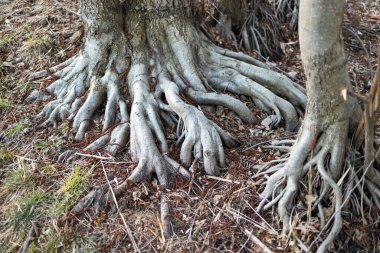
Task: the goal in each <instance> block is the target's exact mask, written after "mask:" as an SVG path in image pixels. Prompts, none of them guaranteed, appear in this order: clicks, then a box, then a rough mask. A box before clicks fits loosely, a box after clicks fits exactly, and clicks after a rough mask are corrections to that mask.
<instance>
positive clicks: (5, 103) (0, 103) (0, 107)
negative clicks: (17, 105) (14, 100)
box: [0, 97, 11, 111]
mask: <svg viewBox="0 0 380 253" xmlns="http://www.w3.org/2000/svg"><path fill="white" fill-rule="evenodd" d="M10 106H11V103H10V102H9V100H8V99H7V98H1V97H0V111H5V110H6V109H8V108H9V107H10Z"/></svg>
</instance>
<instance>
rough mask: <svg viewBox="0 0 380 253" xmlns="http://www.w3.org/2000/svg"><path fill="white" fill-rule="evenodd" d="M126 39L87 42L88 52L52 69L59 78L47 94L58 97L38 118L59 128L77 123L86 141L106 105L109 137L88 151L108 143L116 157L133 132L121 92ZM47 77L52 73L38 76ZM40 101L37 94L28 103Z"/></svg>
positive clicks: (79, 134)
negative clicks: (93, 124) (85, 136)
mask: <svg viewBox="0 0 380 253" xmlns="http://www.w3.org/2000/svg"><path fill="white" fill-rule="evenodd" d="M123 38H124V37H123V36H121V37H119V38H118V39H117V40H112V39H109V37H107V36H104V39H96V40H95V39H93V40H87V41H86V43H85V46H84V49H83V50H82V51H81V52H80V53H79V54H78V55H77V56H74V57H73V58H72V59H69V60H68V61H66V62H65V63H63V64H61V65H59V67H58V68H57V67H53V68H51V69H50V70H49V71H56V72H55V73H54V76H56V77H58V78H59V79H58V80H56V81H55V82H53V83H52V84H51V85H50V86H49V87H47V88H46V91H47V92H48V93H49V94H52V95H54V96H56V97H57V98H56V99H55V100H53V101H51V102H49V103H48V104H47V105H46V106H45V107H44V109H43V110H42V111H41V113H40V114H39V115H38V117H39V118H43V119H46V120H45V122H44V123H43V124H42V125H53V126H54V127H56V126H57V125H58V122H59V121H62V120H66V119H69V120H73V131H74V132H76V135H75V139H76V140H78V141H80V140H83V139H84V135H85V133H86V131H87V130H88V128H89V126H90V123H91V120H92V119H93V118H94V116H95V114H96V112H97V110H98V109H100V108H101V106H102V105H103V104H104V103H105V106H104V107H105V111H104V116H103V132H105V135H103V136H102V137H100V138H99V139H98V140H97V141H95V142H94V143H92V144H90V145H89V146H88V147H87V149H97V148H99V147H101V146H104V145H106V144H108V148H107V149H108V151H109V152H110V153H112V154H116V152H117V151H118V150H120V149H121V148H122V147H124V146H125V144H126V142H127V135H128V131H129V123H128V121H129V115H128V111H127V105H126V100H125V99H124V97H123V96H122V94H121V92H120V84H121V82H120V75H121V74H122V73H123V72H124V71H125V70H126V69H127V67H128V66H127V61H126V60H127V55H126V50H125V46H126V41H125V39H123ZM62 67H63V68H62ZM60 68H62V69H60ZM47 74H48V71H42V72H39V73H36V74H35V75H34V77H43V76H45V75H47ZM46 91H41V92H42V93H44V92H46ZM41 92H40V93H41ZM39 98H41V95H38V92H33V93H32V94H31V96H29V97H28V100H29V101H33V100H37V99H39Z"/></svg>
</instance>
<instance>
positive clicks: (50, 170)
mask: <svg viewBox="0 0 380 253" xmlns="http://www.w3.org/2000/svg"><path fill="white" fill-rule="evenodd" d="M42 171H43V173H44V174H52V173H54V172H56V168H55V167H54V165H53V164H50V163H48V164H45V165H44V166H42Z"/></svg>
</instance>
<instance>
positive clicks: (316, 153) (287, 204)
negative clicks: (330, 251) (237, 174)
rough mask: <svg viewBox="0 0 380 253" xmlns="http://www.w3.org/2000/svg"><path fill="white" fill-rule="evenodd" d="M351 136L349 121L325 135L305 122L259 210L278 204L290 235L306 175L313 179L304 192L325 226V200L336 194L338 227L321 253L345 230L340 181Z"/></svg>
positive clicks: (329, 236)
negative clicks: (297, 201)
mask: <svg viewBox="0 0 380 253" xmlns="http://www.w3.org/2000/svg"><path fill="white" fill-rule="evenodd" d="M347 132H348V122H347V121H341V122H336V123H333V124H331V125H330V126H329V127H328V128H327V129H326V130H324V131H321V130H320V127H318V126H317V125H315V124H313V121H312V120H310V119H305V122H304V125H303V128H302V130H301V132H300V135H299V136H298V138H297V141H296V143H295V144H294V146H293V148H292V150H291V153H290V157H289V158H288V160H287V161H286V162H285V163H284V164H283V165H282V166H281V165H277V166H276V170H275V172H274V173H273V174H272V175H271V176H270V177H269V178H268V180H267V183H266V187H265V189H264V191H263V192H262V194H261V196H262V198H263V199H262V201H261V202H260V204H259V206H258V209H259V210H267V209H269V208H270V207H272V206H273V205H275V204H278V213H279V216H280V218H281V221H282V222H283V231H284V233H287V232H288V231H290V229H291V221H290V213H291V210H292V208H293V200H294V198H295V196H296V194H297V192H298V191H299V187H300V185H301V184H300V180H302V179H303V178H304V176H305V175H306V174H308V177H309V182H308V183H309V184H311V185H309V187H308V189H304V190H302V192H304V191H306V192H308V191H309V192H308V194H307V195H308V196H309V198H310V199H309V200H308V201H309V202H308V201H306V202H308V204H310V205H311V204H313V206H312V210H313V209H315V208H318V211H319V216H320V218H321V224H324V223H325V220H324V217H325V214H324V213H323V208H322V207H323V206H322V200H325V201H324V203H326V202H329V201H330V198H329V197H328V195H329V193H330V191H332V193H333V196H334V198H333V200H332V206H333V209H334V214H333V217H334V223H333V225H332V226H331V228H330V231H329V234H328V236H327V237H326V238H325V239H324V241H323V242H322V243H321V244H320V246H319V248H318V252H325V251H326V247H327V246H328V245H329V244H330V243H331V242H332V241H333V239H334V238H335V237H336V236H337V234H338V233H339V231H340V229H341V227H342V217H341V209H342V207H343V193H342V188H341V186H338V184H337V181H338V180H339V177H340V176H341V175H342V168H343V162H344V154H345V145H346V139H347ZM260 173H263V172H260ZM310 177H311V178H310ZM318 178H320V179H318ZM306 185H307V183H306ZM310 189H311V192H310ZM313 196H315V198H313ZM317 196H318V197H317ZM324 229H325V228H324Z"/></svg>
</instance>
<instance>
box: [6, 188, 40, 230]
mask: <svg viewBox="0 0 380 253" xmlns="http://www.w3.org/2000/svg"><path fill="white" fill-rule="evenodd" d="M45 196H46V195H45V193H44V192H43V191H42V190H40V189H38V190H35V191H32V192H30V193H27V194H26V195H25V196H23V197H22V198H21V199H20V200H19V201H18V205H17V206H18V207H17V209H16V210H14V211H12V212H11V213H10V215H9V219H8V223H9V224H10V225H11V226H12V227H13V228H14V229H15V230H19V229H20V228H22V227H24V226H26V225H29V224H30V223H31V221H32V220H34V219H37V217H38V216H39V215H41V214H42V212H41V206H42V205H41V204H42V202H43V201H44V199H45Z"/></svg>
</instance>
